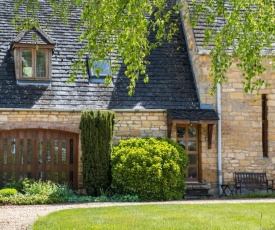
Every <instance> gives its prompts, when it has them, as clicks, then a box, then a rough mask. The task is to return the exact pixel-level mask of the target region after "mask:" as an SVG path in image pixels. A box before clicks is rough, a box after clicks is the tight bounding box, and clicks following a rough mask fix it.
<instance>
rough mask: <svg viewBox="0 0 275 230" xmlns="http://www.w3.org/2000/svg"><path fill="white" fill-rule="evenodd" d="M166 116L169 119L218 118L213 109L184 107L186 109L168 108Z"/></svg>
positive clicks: (195, 119)
mask: <svg viewBox="0 0 275 230" xmlns="http://www.w3.org/2000/svg"><path fill="white" fill-rule="evenodd" d="M168 116H169V118H171V119H183V120H185V119H186V120H189V119H191V120H194V121H199V120H219V117H218V115H217V113H216V112H215V111H214V110H213V109H199V110H197V109H196V110H195V109H186V110H175V109H174V110H173V109H172V110H168Z"/></svg>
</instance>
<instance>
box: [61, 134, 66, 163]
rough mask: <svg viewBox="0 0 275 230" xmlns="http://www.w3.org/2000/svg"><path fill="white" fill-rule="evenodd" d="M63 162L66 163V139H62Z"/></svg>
mask: <svg viewBox="0 0 275 230" xmlns="http://www.w3.org/2000/svg"><path fill="white" fill-rule="evenodd" d="M62 163H63V164H66V140H65V139H63V140H62Z"/></svg>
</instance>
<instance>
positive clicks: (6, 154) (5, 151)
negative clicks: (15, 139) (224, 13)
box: [3, 139, 8, 165]
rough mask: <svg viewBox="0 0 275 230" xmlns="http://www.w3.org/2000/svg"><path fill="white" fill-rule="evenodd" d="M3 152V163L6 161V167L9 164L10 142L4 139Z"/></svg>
mask: <svg viewBox="0 0 275 230" xmlns="http://www.w3.org/2000/svg"><path fill="white" fill-rule="evenodd" d="M3 142H4V143H3V145H4V146H3V151H4V156H3V157H4V159H3V161H4V165H6V164H8V141H7V139H4V140H3Z"/></svg>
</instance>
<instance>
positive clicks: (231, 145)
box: [181, 0, 275, 194]
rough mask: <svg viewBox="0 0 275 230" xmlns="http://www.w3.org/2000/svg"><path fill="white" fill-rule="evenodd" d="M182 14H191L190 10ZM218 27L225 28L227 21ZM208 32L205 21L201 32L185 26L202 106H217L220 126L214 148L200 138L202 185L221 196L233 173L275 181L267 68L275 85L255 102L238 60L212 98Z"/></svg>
mask: <svg viewBox="0 0 275 230" xmlns="http://www.w3.org/2000/svg"><path fill="white" fill-rule="evenodd" d="M182 2H183V3H185V4H186V3H187V2H190V1H186V0H183V1H182ZM181 13H182V15H184V14H185V13H187V11H186V9H183V11H182V12H181ZM182 22H183V21H182ZM216 26H217V27H218V26H222V22H221V23H220V25H219V24H218V23H217V25H216ZM206 27H207V25H206V23H205V22H203V20H201V21H199V22H198V24H197V27H196V28H191V27H190V26H189V25H188V24H187V23H186V22H183V28H184V32H185V38H186V42H187V44H188V52H189V56H190V62H191V66H192V69H193V73H194V78H195V82H196V84H197V89H198V94H199V95H200V100H201V101H200V103H201V104H211V105H213V106H214V108H215V110H216V111H217V113H219V116H220V120H219V122H220V124H219V125H217V128H215V129H214V132H213V140H214V141H215V142H213V148H212V149H207V148H204V147H203V145H204V144H203V140H204V138H206V136H204V135H205V134H206V133H202V134H201V135H202V136H201V141H202V142H201V143H202V149H203V150H202V152H201V161H200V163H199V164H200V165H201V170H202V178H201V179H202V181H205V182H207V183H210V184H211V188H212V189H214V188H216V189H214V190H213V191H212V192H216V194H217V188H218V186H217V185H218V184H221V183H233V174H234V172H266V173H267V178H268V179H275V152H274V146H275V135H274V134H275V123H274V116H273V115H274V112H275V90H274V88H275V81H274V79H275V70H274V69H271V68H270V67H267V72H266V73H265V74H263V75H262V77H263V78H264V79H265V80H266V81H267V82H268V83H269V84H270V86H269V87H268V88H262V89H261V90H260V92H259V96H258V99H257V100H256V101H255V100H254V99H255V95H252V94H246V93H244V90H243V84H242V72H241V71H240V69H239V68H238V67H237V60H235V61H234V62H233V65H232V66H231V67H230V68H229V70H228V73H227V75H228V82H225V83H223V84H222V86H221V88H220V89H218V90H217V94H216V95H215V96H214V97H213V96H210V95H209V91H210V84H211V79H210V78H209V77H208V73H209V69H210V61H211V60H210V55H209V54H210V48H211V46H209V47H204V46H203V38H204V29H206ZM219 108H220V109H219ZM214 143H215V144H214Z"/></svg>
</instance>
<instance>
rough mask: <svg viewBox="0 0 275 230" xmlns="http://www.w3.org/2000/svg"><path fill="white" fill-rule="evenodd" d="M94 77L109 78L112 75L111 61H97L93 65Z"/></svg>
mask: <svg viewBox="0 0 275 230" xmlns="http://www.w3.org/2000/svg"><path fill="white" fill-rule="evenodd" d="M93 66H94V68H93V69H92V75H93V76H96V75H97V73H99V76H107V75H109V74H110V73H111V66H110V61H109V60H102V61H96V62H94V63H93Z"/></svg>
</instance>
